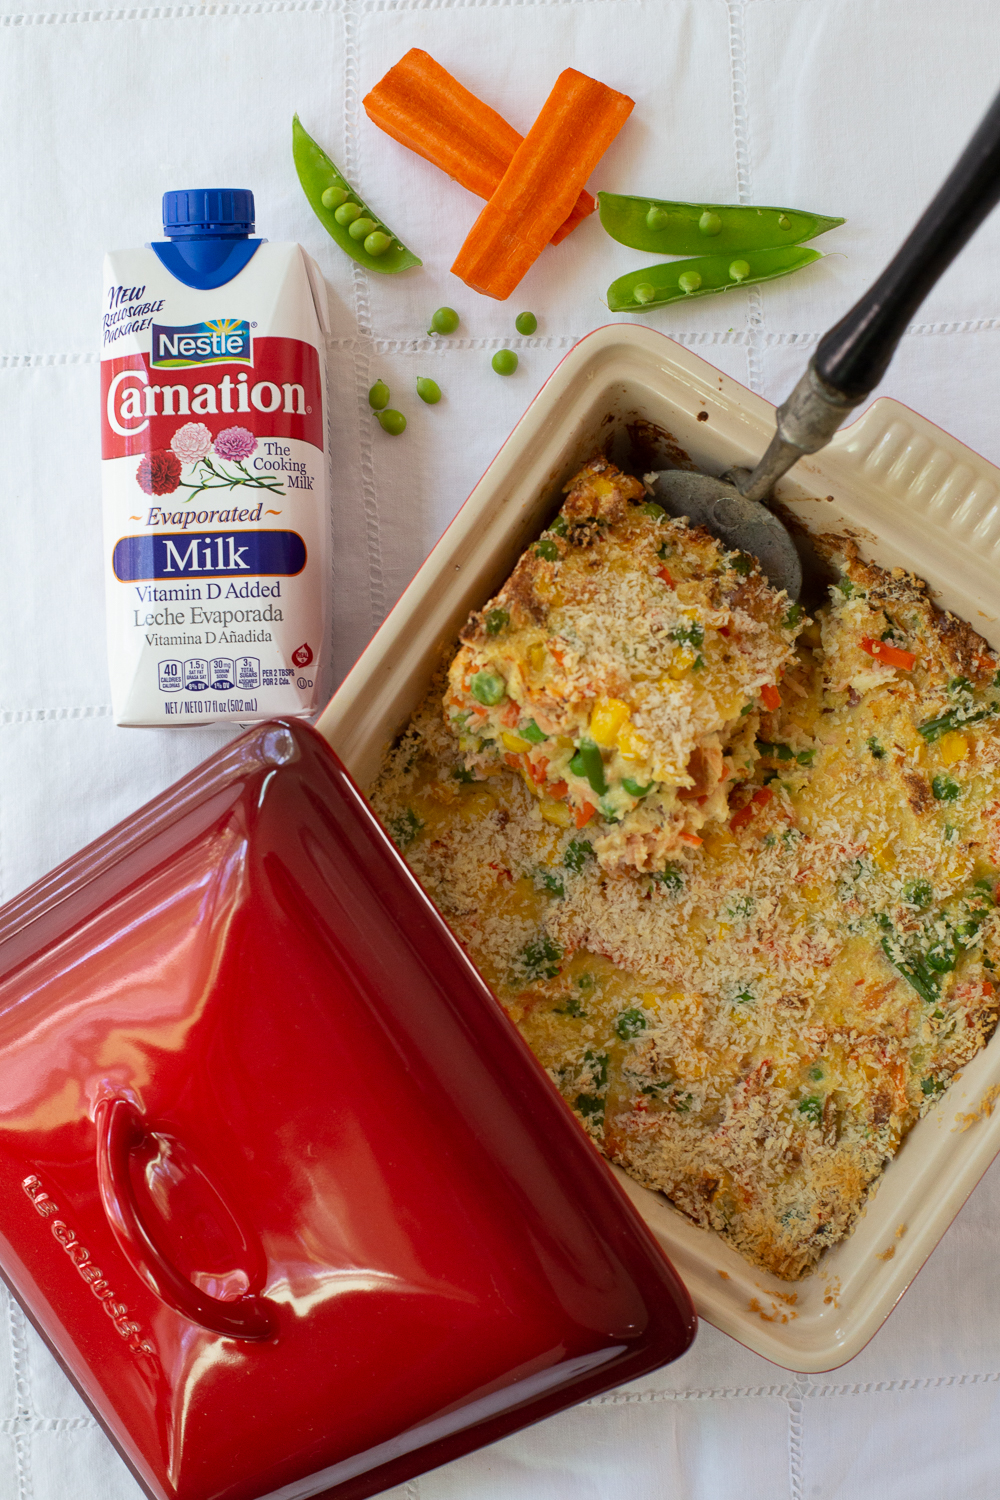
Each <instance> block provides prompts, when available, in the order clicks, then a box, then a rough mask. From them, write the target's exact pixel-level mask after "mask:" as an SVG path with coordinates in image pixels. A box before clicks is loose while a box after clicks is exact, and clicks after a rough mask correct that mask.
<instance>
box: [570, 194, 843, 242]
mask: <svg viewBox="0 0 1000 1500" xmlns="http://www.w3.org/2000/svg"><path fill="white" fill-rule="evenodd" d="M597 204H598V209H599V211H600V215H601V223H602V224H603V225H604V227H605V229H606V230H607V232H608V234H610V236H611V238H612V239H613V240H617V241H618V242H619V244H621V245H628V246H630V247H631V249H633V250H648V251H649V252H650V254H652V255H705V254H710V255H731V254H735V252H736V251H737V250H738V251H740V252H741V253H742V252H743V251H744V250H769V249H772V248H773V247H774V246H777V245H782V246H784V245H797V244H799V243H800V241H802V240H811V239H815V237H816V235H818V234H825V233H826V231H827V230H828V229H836V227H837V225H838V224H843V222H844V221H843V219H830V218H827V217H825V215H823V214H807V213H803V212H801V211H800V210H799V209H797V208H751V207H748V206H747V205H745V204H736V203H734V204H728V203H672V202H669V201H667V200H665V199H662V198H635V197H630V196H628V195H626V194H624V193H598V195H597Z"/></svg>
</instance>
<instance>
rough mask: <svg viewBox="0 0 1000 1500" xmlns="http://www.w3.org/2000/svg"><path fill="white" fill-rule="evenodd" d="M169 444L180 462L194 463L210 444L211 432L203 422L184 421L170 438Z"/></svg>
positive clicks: (202, 455)
mask: <svg viewBox="0 0 1000 1500" xmlns="http://www.w3.org/2000/svg"><path fill="white" fill-rule="evenodd" d="M170 446H171V448H172V449H173V450H174V452H175V453H176V454H177V457H178V458H179V459H180V461H181V463H182V464H196V463H197V462H198V460H199V459H202V458H204V457H205V455H206V454H207V453H208V451H209V449H210V448H211V446H212V434H211V432H210V431H209V429H208V428H207V427H206V426H205V424H204V422H185V423H184V426H183V427H178V429H177V431H176V432H175V433H174V435H173V437H172V438H171V439H170Z"/></svg>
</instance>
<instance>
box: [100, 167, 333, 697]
mask: <svg viewBox="0 0 1000 1500" xmlns="http://www.w3.org/2000/svg"><path fill="white" fill-rule="evenodd" d="M163 227H164V234H165V235H167V239H166V240H165V241H160V242H158V243H154V244H152V245H147V246H146V247H145V249H142V250H121V251H116V252H115V253H113V254H111V255H109V256H108V257H107V259H106V261H105V267H104V337H103V344H102V351H101V400H102V413H103V416H102V425H103V458H104V462H103V469H104V547H105V566H106V570H107V573H106V576H107V623H108V654H109V659H110V667H111V691H112V699H113V703H114V713H115V720H116V722H117V723H119V724H127V725H167V726H177V725H184V726H190V725H192V724H210V723H213V722H217V721H219V720H224V719H233V720H237V721H240V722H247V721H249V720H252V719H267V718H273V717H275V716H277V715H281V716H286V715H289V714H310V713H312V712H313V711H314V710H315V709H316V708H317V707H318V706H319V704H318V695H319V693H320V691H321V682H320V669H321V666H322V660H323V656H324V655H325V651H324V647H325V643H326V632H327V622H328V594H329V561H328V547H329V518H328V499H327V467H326V389H325V381H326V369H325V340H324V332H325V331H326V330H327V319H326V294H325V289H324V286H323V281H322V277H321V275H320V273H319V270H318V268H317V266H316V265H315V263H314V262H313V261H312V260H310V258H309V256H307V255H306V253H305V252H304V251H303V250H302V248H301V247H300V246H298V245H271V244H268V243H267V242H266V241H265V240H260V239H253V238H251V235H252V231H253V228H254V204H253V194H252V193H249V192H246V191H243V190H240V189H234V188H219V189H206V190H201V191H198V192H180V193H166V194H164V198H163Z"/></svg>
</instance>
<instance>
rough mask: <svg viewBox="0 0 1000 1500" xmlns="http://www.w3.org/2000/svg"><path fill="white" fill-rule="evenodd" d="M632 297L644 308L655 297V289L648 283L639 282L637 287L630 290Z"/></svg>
mask: <svg viewBox="0 0 1000 1500" xmlns="http://www.w3.org/2000/svg"><path fill="white" fill-rule="evenodd" d="M632 296H633V297H634V298H635V300H636V302H640V303H641V304H642V306H643V307H645V305H646V303H647V302H652V300H653V298H654V297H655V296H656V287H655V286H653V285H652V284H651V283H650V282H648V281H640V283H639V285H638V286H636V287H633V288H632Z"/></svg>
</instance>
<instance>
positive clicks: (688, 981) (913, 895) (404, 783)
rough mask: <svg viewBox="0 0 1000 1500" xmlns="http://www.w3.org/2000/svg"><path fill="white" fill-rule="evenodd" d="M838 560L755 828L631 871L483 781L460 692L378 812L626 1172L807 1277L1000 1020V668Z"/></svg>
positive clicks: (756, 790) (593, 830)
mask: <svg viewBox="0 0 1000 1500" xmlns="http://www.w3.org/2000/svg"><path fill="white" fill-rule="evenodd" d="M651 519H652V520H653V524H657V525H661V526H662V523H659V522H656V521H655V518H651ZM663 529H664V531H665V534H667V535H669V536H670V537H671V538H674V539H676V538H677V537H678V536H679V535H680V533H679V532H678V531H677V530H676V529H675V528H673V527H670V528H663ZM673 544H674V543H673V541H672V542H671V545H673ZM694 545H695V546H700V545H701V544H700V543H697V542H696V543H695V544H694ZM826 550H827V551H828V553H829V554H830V556H831V558H832V559H833V561H834V562H835V564H836V566H837V568H838V571H839V583H838V584H837V585H836V586H835V587H832V588H831V590H830V599H829V602H828V603H827V604H824V605H823V606H822V608H821V609H820V610H819V611H818V615H817V620H816V621H815V622H814V623H809V624H808V625H807V626H806V628H805V629H804V630H803V632H802V633H801V634H800V636H799V639H798V642H797V644H796V646H795V649H794V653H793V656H792V659H791V661H790V662H789V664H788V666H787V669H786V671H785V673H784V677H783V679H782V685H781V698H782V702H781V704H780V705H778V706H776V707H775V708H774V709H773V710H772V711H769V712H762V713H760V714H759V717H758V710H757V708H756V707H754V709H753V711H752V717H753V719H754V722H755V724H756V730H755V732H756V741H755V744H754V746H753V747H752V748H753V755H752V756H751V757H748V759H749V760H750V762H751V763H750V764H749V765H747V764H744V765H743V766H742V767H741V769H742V771H743V772H744V777H743V780H742V781H740V783H739V784H738V786H737V787H736V789H735V791H734V792H733V793H732V795H731V800H730V805H729V807H728V808H727V809H723V807H722V804H721V800H719V801H716V802H715V803H713V804H712V807H713V812H712V813H709V814H706V815H705V820H704V821H703V822H702V824H701V825H700V827H701V838H702V842H700V843H699V844H697V845H691V844H687V845H685V844H683V843H681V844H680V845H679V847H678V848H677V849H676V851H675V853H674V854H673V856H672V858H671V859H670V860H669V861H668V862H666V863H665V864H664V865H663V866H662V867H661V868H658V869H654V870H643V869H640V868H637V867H636V865H635V863H627V862H622V863H620V864H618V865H617V866H616V867H615V868H613V869H606V868H604V867H603V866H602V865H601V863H600V858H599V853H600V844H601V841H602V840H604V839H605V838H607V837H608V831H607V824H606V823H604V822H599V821H598V819H597V818H596V817H595V818H593V819H591V820H590V821H589V822H588V823H587V824H586V826H584V827H583V828H580V829H577V828H575V827H567V828H564V827H562V826H560V825H559V824H557V823H554V822H552V821H551V820H549V819H547V818H546V817H545V816H544V812H545V803H544V802H543V801H540V799H539V798H538V796H537V795H536V793H535V788H534V787H533V786H532V787H529V785H528V784H527V782H526V780H525V779H524V778H523V777H521V776H520V775H515V774H511V772H510V770H509V769H508V768H507V767H506V766H505V765H504V763H503V762H502V760H500V759H499V758H497V759H495V760H493V761H490V760H488V759H486V758H485V757H483V758H482V759H481V760H476V761H475V764H476V767H477V769H476V772H475V773H474V772H472V771H470V770H469V769H468V766H467V758H466V755H465V754H464V753H462V752H461V751H460V749H459V745H458V744H457V743H456V740H455V736H454V734H453V732H452V730H451V729H450V727H449V726H448V724H447V723H446V722H445V720H444V717H443V716H442V713H441V707H440V704H441V691H442V687H443V669H442V676H441V677H440V678H439V679H438V681H437V683H436V684H435V685H434V686H433V688H432V691H431V693H430V694H429V696H428V698H427V700H426V701H425V703H424V706H423V707H422V708H421V709H420V711H419V712H418V713H417V714H416V715H415V716H414V718H413V720H412V722H411V724H410V727H409V728H408V730H407V731H406V733H405V734H404V735H403V737H402V740H401V742H400V743H399V745H398V746H397V747H396V748H395V749H393V750H392V751H391V752H390V753H389V755H388V757H387V759H386V762H385V765H384V768H383V771H382V774H381V777H380V779H379V781H378V783H377V785H376V787H375V788H374V790H373V794H372V797H373V803H374V806H375V809H376V811H377V812H378V814H379V815H380V816H381V818H382V819H383V821H384V822H385V823H386V825H387V827H388V828H389V830H390V832H391V834H392V836H393V838H394V839H395V841H396V842H397V844H398V846H399V847H400V848H401V850H402V851H403V853H404V855H405V857H406V859H407V860H408V862H409V864H410V866H411V868H412V869H413V871H414V874H415V875H416V876H417V878H418V879H419V880H420V881H421V883H422V884H423V886H424V887H425V889H426V890H427V892H428V894H429V895H430V896H431V897H432V898H433V900H434V901H435V902H436V904H437V905H438V907H439V908H440V909H441V910H442V912H443V913H444V915H445V916H446V918H447V920H448V921H449V923H450V924H451V925H452V927H453V929H454V930H455V932H456V933H457V935H458V936H459V938H460V940H461V941H462V943H463V944H464V945H465V947H466V949H467V951H468V953H469V955H470V957H471V958H472V959H473V961H474V962H475V963H476V964H477V966H478V967H479V969H480V970H481V972H482V973H483V974H484V976H485V977H486V979H487V980H488V982H489V983H490V984H491V985H492V986H493V987H494V989H495V990H496V993H497V994H498V996H499V998H500V1000H501V1001H502V1003H503V1005H504V1006H505V1007H506V1009H507V1011H508V1014H509V1015H510V1016H511V1017H512V1019H513V1020H514V1021H515V1022H516V1024H517V1025H518V1026H519V1027H520V1029H521V1031H522V1033H523V1035H524V1037H525V1039H526V1040H527V1041H528V1043H529V1045H530V1046H531V1047H532V1049H533V1050H534V1052H535V1054H536V1055H537V1057H538V1058H539V1060H540V1062H541V1063H542V1064H543V1065H544V1066H545V1067H546V1068H547V1069H548V1070H549V1072H550V1074H551V1076H552V1078H553V1080H554V1081H555V1083H556V1085H557V1086H558V1088H559V1089H560V1090H561V1091H562V1093H563V1095H564V1097H565V1099H566V1100H567V1103H568V1104H569V1105H570V1106H571V1108H572V1109H573V1110H574V1111H575V1112H576V1114H577V1116H578V1118H579V1119H580V1121H581V1123H582V1124H583V1125H584V1127H585V1128H586V1129H587V1130H588V1131H589V1132H590V1133H591V1135H592V1136H593V1138H594V1139H595V1141H596V1142H597V1143H598V1144H599V1145H600V1147H601V1149H602V1150H603V1151H604V1152H605V1154H606V1155H607V1156H608V1157H609V1158H610V1159H611V1160H612V1161H615V1162H617V1163H618V1164H620V1165H621V1166H622V1167H624V1168H625V1170H626V1171H628V1172H629V1173H630V1174H631V1175H632V1176H633V1177H634V1178H636V1179H637V1180H638V1181H639V1182H641V1183H643V1184H644V1185H645V1186H647V1187H649V1188H652V1189H656V1190H659V1191H661V1192H663V1193H664V1194H665V1195H666V1196H667V1198H669V1200H670V1201H671V1202H672V1203H673V1204H674V1205H675V1206H676V1207H677V1208H678V1209H680V1210H681V1211H682V1212H683V1213H685V1214H686V1215H687V1216H689V1217H690V1218H691V1219H693V1220H694V1221H695V1222H696V1223H697V1224H699V1225H701V1226H703V1227H704V1228H705V1229H706V1230H715V1231H716V1232H717V1233H719V1234H720V1235H722V1236H723V1237H724V1238H725V1239H726V1240H727V1241H728V1242H729V1243H730V1244H731V1245H732V1246H734V1247H735V1248H736V1249H737V1250H738V1251H740V1252H741V1253H742V1254H743V1255H744V1256H746V1257H747V1259H749V1260H750V1261H752V1262H754V1263H755V1264H757V1265H759V1266H762V1267H764V1268H765V1269H766V1270H768V1271H771V1272H773V1273H774V1274H776V1275H778V1276H780V1277H783V1278H787V1279H795V1278H797V1277H800V1276H802V1275H804V1274H806V1273H807V1272H809V1271H810V1270H811V1269H812V1268H813V1267H815V1265H816V1263H817V1261H818V1259H819V1257H820V1255H821V1254H822V1251H823V1250H824V1249H825V1248H826V1247H827V1246H830V1245H832V1244H835V1243H836V1242H837V1241H838V1240H839V1239H841V1238H842V1237H843V1236H844V1235H845V1234H847V1233H848V1232H849V1231H850V1229H851V1228H852V1226H853V1225H854V1223H855V1222H856V1220H857V1217H858V1215H859V1213H860V1212H861V1210H862V1208H863V1206H864V1203H865V1199H866V1196H867V1195H868V1193H869V1192H870V1191H871V1190H872V1189H873V1187H874V1186H875V1185H876V1184H877V1182H878V1180H879V1177H880V1175H881V1173H882V1171H883V1168H884V1167H885V1165H886V1163H887V1162H888V1161H889V1160H890V1159H891V1158H892V1157H893V1156H894V1155H895V1153H896V1151H897V1150H898V1149H899V1147H900V1144H901V1142H902V1141H903V1139H904V1137H905V1135H906V1132H907V1131H908V1130H909V1128H910V1127H911V1126H912V1125H913V1123H914V1122H915V1121H916V1120H917V1119H918V1117H919V1116H920V1115H921V1114H923V1113H925V1112H926V1111H928V1110H929V1109H932V1108H937V1107H939V1106H940V1107H943V1108H944V1109H947V1098H946V1091H947V1089H948V1086H949V1084H950V1083H951V1081H952V1080H953V1079H954V1078H955V1076H956V1074H958V1073H959V1072H960V1071H961V1070H962V1069H963V1068H965V1067H966V1066H967V1065H968V1063H969V1061H970V1060H971V1059H972V1058H973V1057H974V1056H975V1054H976V1053H977V1052H978V1051H979V1050H980V1049H981V1048H982V1047H983V1046H984V1045H985V1044H986V1042H987V1041H988V1040H989V1038H990V1036H991V1035H992V1033H993V1030H994V1028H995V1026H996V1023H997V1016H998V1011H1000V994H998V976H997V965H998V964H1000V911H998V908H997V889H998V879H1000V874H998V872H1000V674H998V662H997V658H996V654H995V652H994V651H993V650H992V649H991V648H990V647H989V646H988V645H987V644H986V642H985V641H983V640H982V639H981V638H980V637H979V636H977V635H976V633H975V632H974V631H973V630H972V629H971V628H970V627H969V626H968V625H965V624H963V623H962V622H961V621H959V620H956V619H955V618H953V617H952V616H950V615H946V614H942V613H941V612H940V611H938V610H937V609H935V607H934V606H933V604H932V603H931V601H930V600H929V598H928V597H927V591H926V589H925V588H924V586H923V584H922V583H921V581H920V580H919V579H916V578H913V577H911V576H909V575H907V574H904V573H902V572H901V571H900V570H897V571H895V572H893V573H891V574H890V573H887V572H885V571H883V570H881V569H879V568H877V567H874V566H872V565H869V564H866V563H864V562H863V561H862V560H861V559H860V557H859V556H858V553H857V551H856V549H855V548H854V546H853V544H851V543H845V542H842V541H837V540H831V541H830V542H829V543H828V545H827V549H826ZM684 555H685V557H687V556H689V554H688V552H687V550H686V548H685V550H684ZM680 573H681V568H680V566H678V573H677V575H676V576H679V575H680ZM491 607H497V608H499V607H507V606H500V605H494V606H491ZM706 619H707V616H706ZM766 628H767V629H768V630H769V631H770V630H772V629H773V626H772V625H768V626H767V627H766ZM706 635H707V628H706ZM723 639H725V637H723ZM484 669H485V668H484ZM506 680H509V678H506V677H505V681H506ZM771 680H772V681H773V677H772V679H771ZM616 696H621V697H622V700H623V701H625V698H624V691H623V692H622V694H621V695H616ZM516 701H518V702H520V700H519V699H518V700H516ZM591 711H592V710H591ZM448 712H449V713H450V712H451V705H450V704H449V706H448ZM747 717H748V718H749V717H751V715H748V716H747ZM518 753H519V754H523V752H518ZM726 753H727V754H730V755H731V753H732V752H729V751H727V752H726ZM605 764H606V765H608V766H609V767H610V772H611V774H614V767H615V764H616V762H614V761H613V760H610V761H608V762H605ZM706 805H707V804H706ZM720 814H721V815H720ZM944 1118H946V1120H947V1125H946V1127H945V1128H949V1127H953V1126H954V1125H955V1122H954V1121H953V1120H952V1116H951V1114H949V1115H947V1116H945V1117H944ZM967 1118H968V1117H960V1118H959V1120H958V1122H957V1125H958V1128H961V1124H962V1119H967Z"/></svg>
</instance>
